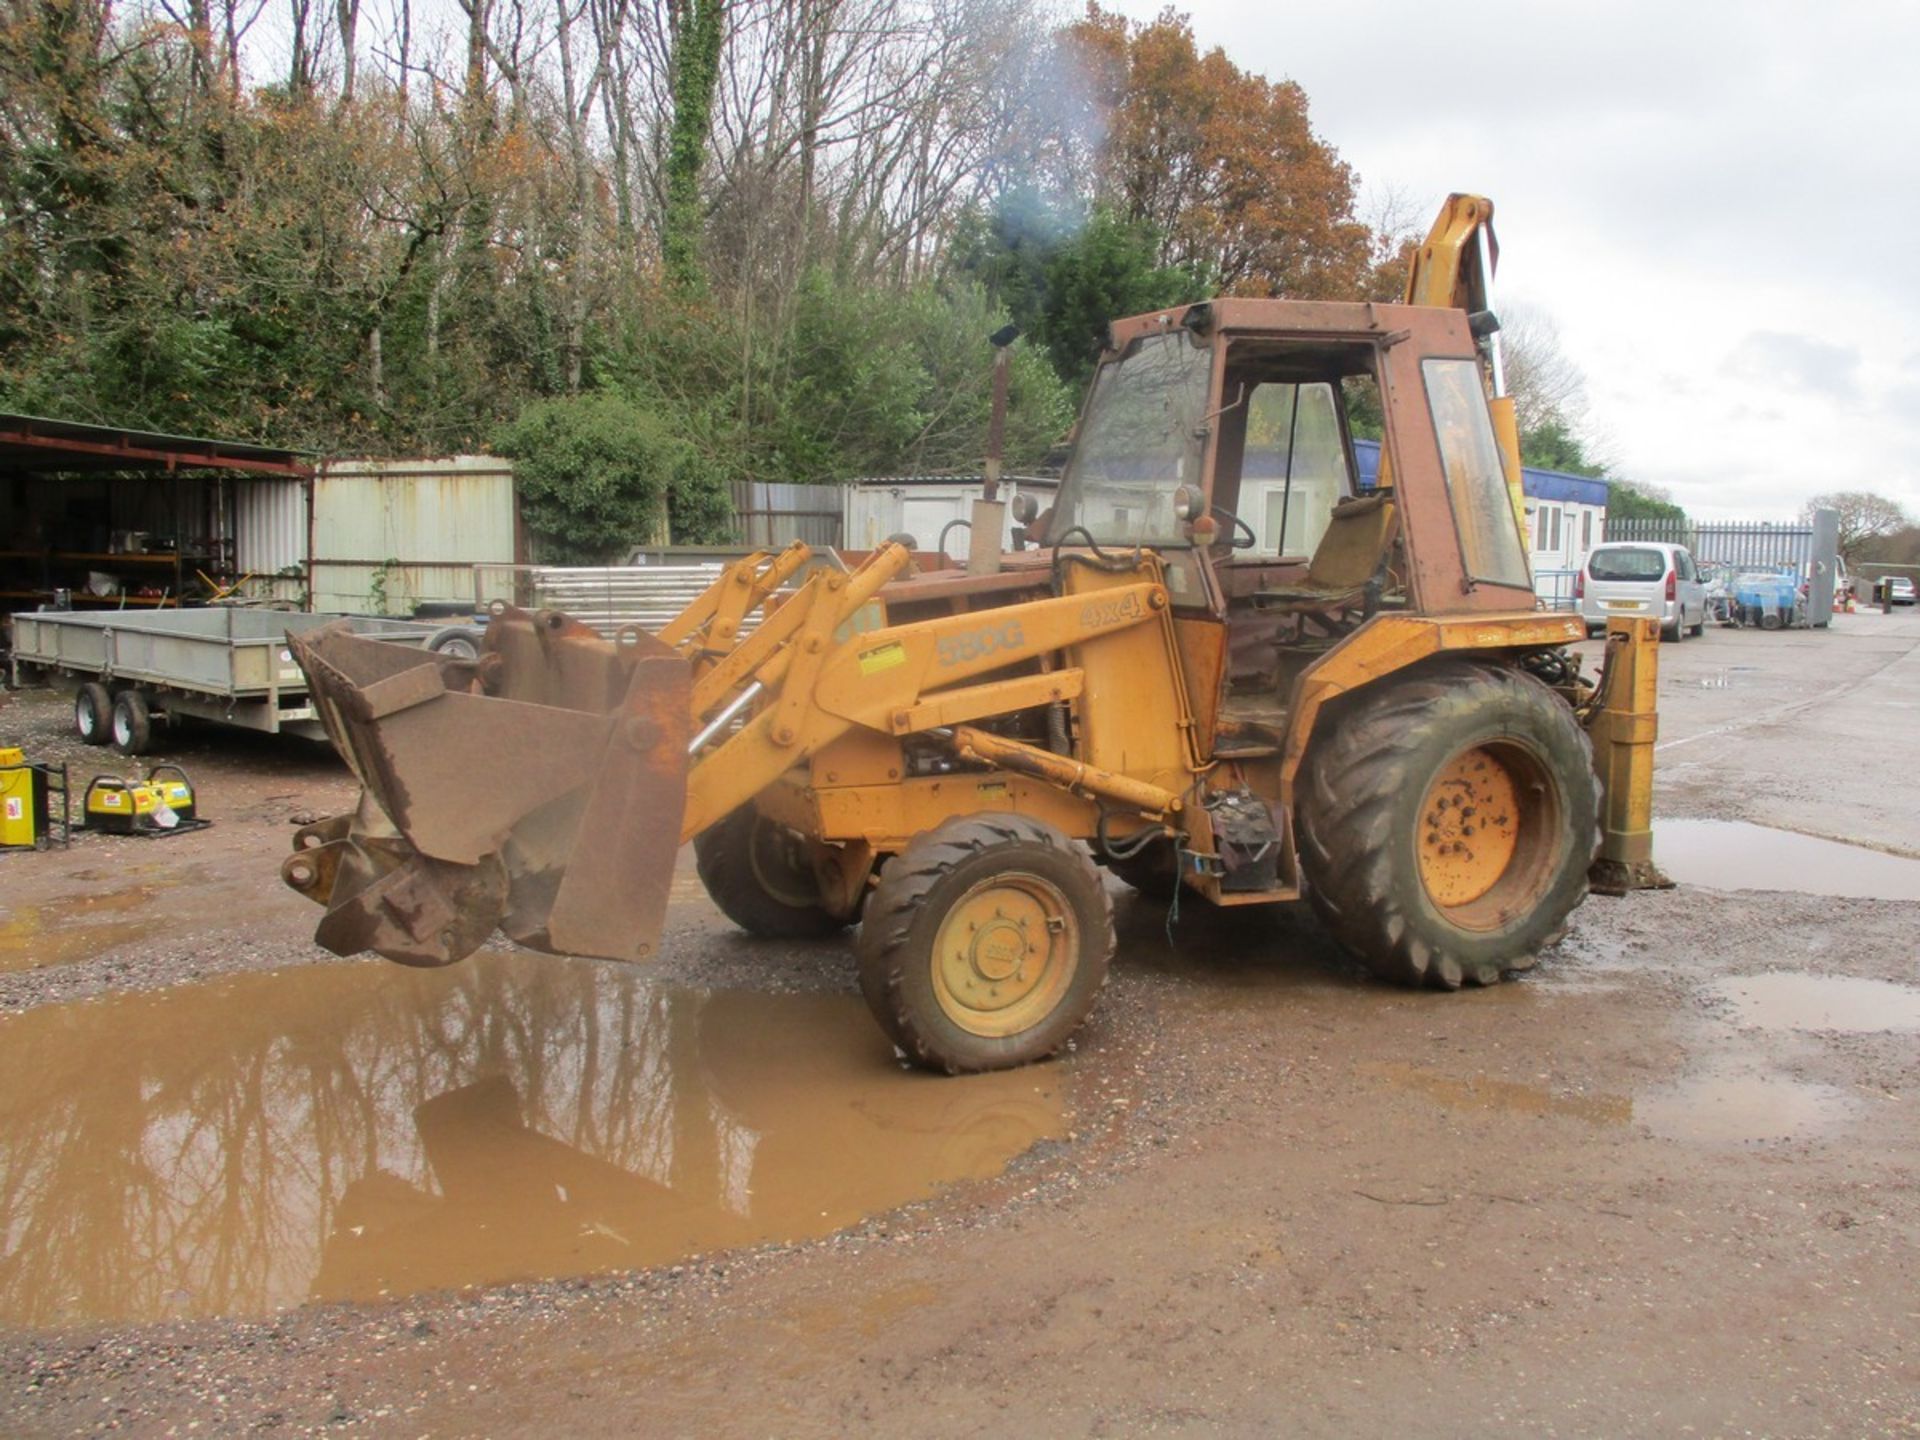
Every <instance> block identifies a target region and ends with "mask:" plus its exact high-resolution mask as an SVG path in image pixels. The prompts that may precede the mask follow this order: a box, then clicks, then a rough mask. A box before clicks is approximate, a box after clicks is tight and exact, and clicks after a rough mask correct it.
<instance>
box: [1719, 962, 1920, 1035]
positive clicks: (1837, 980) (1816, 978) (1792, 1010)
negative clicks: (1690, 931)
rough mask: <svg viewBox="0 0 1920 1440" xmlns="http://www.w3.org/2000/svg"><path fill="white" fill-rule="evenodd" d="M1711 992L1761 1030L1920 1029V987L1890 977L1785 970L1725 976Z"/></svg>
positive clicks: (1739, 1020) (1870, 1031)
mask: <svg viewBox="0 0 1920 1440" xmlns="http://www.w3.org/2000/svg"><path fill="white" fill-rule="evenodd" d="M1707 993H1708V994H1709V995H1711V996H1714V997H1716V998H1718V999H1721V1000H1725V1001H1727V1002H1728V1003H1729V1004H1731V1005H1732V1006H1733V1012H1734V1021H1735V1023H1736V1024H1740V1025H1750V1026H1753V1027H1754V1028H1756V1029H1760V1030H1839V1031H1847V1032H1850V1033H1853V1034H1860V1035H1865V1034H1873V1033H1876V1032H1884V1031H1903V1032H1904V1031H1912V1030H1920V989H1915V988H1914V987H1913V986H1911V985H1896V984H1894V983H1892V982H1891V981H1888V980H1861V979H1856V978H1855V977H1853V976H1850V975H1808V974H1804V973H1801V972H1798V971H1779V972H1776V973H1774V974H1771V975H1745V976H1741V977H1740V978H1738V979H1734V980H1722V981H1720V982H1719V983H1718V984H1716V985H1713V986H1711V987H1709V989H1708V991H1707Z"/></svg>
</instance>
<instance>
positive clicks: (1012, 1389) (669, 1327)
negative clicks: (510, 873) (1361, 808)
mask: <svg viewBox="0 0 1920 1440" xmlns="http://www.w3.org/2000/svg"><path fill="white" fill-rule="evenodd" d="M1589 648H1591V647H1589ZM1660 659H1661V687H1660V688H1661V741H1660V746H1661V748H1660V751H1659V763H1660V773H1659V778H1658V792H1657V799H1656V810H1657V817H1658V820H1659V821H1660V822H1684V823H1674V824H1672V825H1671V826H1670V828H1667V829H1657V831H1656V834H1657V842H1656V843H1657V845H1658V847H1659V856H1660V859H1661V861H1662V863H1664V864H1666V865H1668V867H1669V868H1670V869H1672V870H1673V871H1674V872H1675V874H1676V878H1678V879H1680V880H1682V882H1683V883H1682V885H1681V887H1680V888H1678V889H1675V890H1672V891H1667V892H1660V893H1645V894H1639V895H1635V896H1631V897H1628V898H1625V899H1618V900H1608V899H1599V898H1595V899H1592V900H1590V901H1589V902H1588V903H1587V904H1586V905H1585V906H1584V907H1583V908H1582V909H1581V910H1580V911H1578V912H1577V913H1576V915H1575V918H1574V922H1573V927H1572V931H1571V933H1570V935H1569V937H1568V938H1567V940H1566V941H1564V942H1563V943H1562V944H1561V945H1559V946H1558V947H1556V948H1555V949H1554V950H1553V951H1551V952H1549V953H1548V954H1547V955H1546V956H1544V957H1543V959H1542V962H1541V964H1540V966H1539V967H1538V968H1537V969H1535V970H1534V971H1532V972H1531V973H1529V974H1528V975H1527V976H1526V977H1524V978H1523V979H1520V980H1517V981H1514V982H1512V983H1509V984H1506V985H1503V986H1501V987H1498V988H1497V989H1493V990H1485V991H1469V992H1462V993H1460V994H1457V995H1446V994H1428V993H1413V992H1407V991H1400V990H1395V989H1392V988H1389V987H1385V986H1382V985H1379V984H1376V983H1373V982H1371V981H1369V980H1368V979H1366V978H1365V977H1364V976H1363V975H1362V974H1361V973H1360V972H1359V971H1358V970H1357V969H1356V968H1355V967H1354V966H1353V965H1352V964H1351V963H1350V962H1349V961H1347V960H1346V959H1345V958H1344V957H1343V956H1342V955H1340V954H1339V953H1338V952H1337V950H1336V949H1335V948H1334V947H1333V946H1332V945H1331V943H1330V942H1329V941H1328V940H1327V939H1326V938H1325V937H1324V936H1323V935H1322V933H1321V931H1320V930H1319V927H1318V926H1317V924H1316V923H1315V921H1314V920H1313V918H1312V916H1311V914H1310V913H1309V912H1307V911H1306V910H1305V909H1304V908H1294V907H1289V908H1287V909H1286V910H1284V911H1282V912H1265V913H1251V914H1250V913H1244V912H1243V913H1239V914H1223V913H1220V912H1212V911H1209V910H1208V909H1207V908H1206V907H1205V906H1204V905H1202V904H1199V903H1188V904H1185V905H1183V906H1182V907H1181V910H1180V913H1179V916H1178V920H1177V923H1175V922H1172V921H1171V920H1170V917H1169V916H1168V915H1167V913H1166V912H1165V910H1164V908H1163V907H1160V906H1156V905H1152V904H1149V903H1147V902H1145V901H1142V900H1138V899H1135V898H1133V897H1131V895H1130V894H1127V893H1126V892H1124V891H1122V890H1121V889H1120V888H1119V887H1118V886H1117V885H1116V896H1117V897H1124V898H1117V899H1116V913H1117V920H1118V923H1119V929H1120V951H1119V955H1118V957H1117V960H1116V964H1115V971H1114V976H1113V979H1112V981H1111V982H1110V984H1109V985H1108V987H1107V990H1106V992H1105V993H1104V995H1103V997H1102V1000H1101V1003H1100V1006H1099V1008H1098V1009H1097V1010H1096V1012H1095V1014H1094V1017H1093V1019H1092V1020H1091V1021H1090V1022H1089V1024H1088V1025H1087V1027H1086V1028H1085V1029H1084V1030H1083V1031H1082V1033H1081V1035H1080V1037H1079V1039H1078V1042H1077V1044H1076V1045H1075V1047H1074V1049H1073V1051H1072V1053H1070V1054H1068V1055H1066V1056H1064V1057H1062V1058H1061V1059H1060V1060H1058V1061H1055V1062H1053V1063H1050V1064H1048V1065H1044V1066H1038V1067H1032V1068H1030V1069H1028V1070H1023V1071H1017V1072H1012V1073H1010V1074H1006V1075H998V1076H986V1077H974V1078H970V1079H966V1080H959V1081H954V1080H946V1079H937V1078H934V1077H928V1076H923V1075H919V1074H916V1073H911V1072H907V1071H904V1070H902V1069H901V1068H900V1067H899V1066H898V1065H897V1064H895V1063H894V1062H893V1060H892V1058H891V1057H890V1055H889V1054H888V1047H887V1046H886V1044H885V1043H884V1041H882V1040H880V1039H878V1038H877V1031H875V1030H874V1029H873V1028H872V1026H871V1025H870V1023H869V1022H868V1020H867V1017H866V1014H865V1011H864V1008H863V1007H862V1006H861V1004H860V1002H859V1000H858V998H857V987H856V985H855V983H854V977H853V973H852V966H851V963H850V957H849V954H848V951H847V947H846V944H845V942H844V941H843V940H831V941H823V942H817V943H815V942H810V943H807V944H785V945H769V944H767V943H765V942H758V941H751V940H749V939H747V938H746V937H745V936H743V935H741V934H740V933H739V932H737V931H735V930H734V929H733V928H732V927H731V926H729V925H728V924H727V922H725V920H724V919H723V918H721V917H720V916H719V915H718V914H717V912H715V911H714V909H713V907H712V906H711V904H710V903H709V902H708V901H707V900H706V898H705V896H704V894H703V893H702V892H701V890H700V887H699V884H698V881H697V879H695V878H694V876H693V875H692V872H691V867H690V865H689V864H687V857H685V856H683V857H682V864H681V869H680V872H679V874H678V875H677V877H676V882H675V890H674V902H673V905H672V908H671V910H670V913H669V919H668V925H667V934H666V937H665V939H666V943H665V945H664V946H663V951H664V955H663V958H662V959H661V961H660V962H659V963H658V964H656V965H653V966H650V967H645V968H626V967H616V966H609V965H599V964H589V963H585V962H575V961H556V960H552V959H548V958H544V957H537V956H531V955H525V954H521V953H519V952H514V951H511V950H508V949H506V948H504V947H502V948H497V949H496V948H490V949H489V950H487V951H486V952H483V954H481V955H480V956H477V957H475V959H474V960H472V961H469V962H467V963H465V964H463V965H461V966H457V967H454V968H452V969H450V970H448V971H443V972H418V971H408V970H403V969H401V968H399V967H394V966H389V965H387V964H385V963H384V962H380V961H339V960H336V959H334V958H333V957H332V956H329V955H327V954H325V953H324V952H322V951H319V950H317V949H316V948H315V947H314V946H313V945H312V943H311V940H310V936H311V933H312V926H313V923H314V920H315V919H316V918H317V915H318V912H317V910H315V909H314V908H313V907H312V906H310V905H308V904H307V903H306V902H305V901H303V900H301V899H300V898H299V897H297V896H295V895H293V894H292V893H291V892H289V891H287V890H286V889H285V888H284V887H282V886H281V885H280V884H279V881H278V875H277V870H278V864H279V859H280V856H281V855H282V854H283V853H284V852H285V849H286V847H287V845H288V843H289V841H290V838H291V836H292V834H293V829H294V826H295V825H296V824H299V823H304V822H305V821H306V820H307V819H310V818H312V817H314V816H318V815H324V814H329V813H334V812H335V811H337V810H340V809H343V808H345V807H346V806H347V805H349V804H350V803H351V800H352V795H353V787H352V785H351V783H350V781H349V779H348V777H347V776H346V774H345V772H344V771H343V770H342V769H341V767H340V766H339V765H338V764H337V763H336V762H335V761H334V760H333V759H332V757H331V755H330V754H329V753H328V752H326V751H325V750H324V749H322V748H320V747H316V746H310V745H306V744H304V743H302V742H297V741H284V740H276V739H273V738H271V737H261V736H254V735H250V734H235V733H231V732H226V731H222V730H218V729H214V728H205V727H195V728H193V729H190V730H186V731H183V732H181V733H179V734H177V735H168V736H165V737H164V738H163V740H162V742H161V743H162V746H163V750H164V754H160V755H156V756H154V757H150V759H169V760H177V761H178V762H180V763H181V764H183V765H184V766H185V767H186V768H187V770H188V771H189V773H190V774H191V775H192V776H193V778H194V780H195V782H196V786H197V789H198V796H199V803H200V808H201V811H202V813H203V814H205V815H207V816H208V817H209V818H211V819H213V820H214V822H215V823H214V825H213V827H212V828H211V829H208V830H204V831H199V832H196V833H193V834H189V835H182V836H178V837H173V838H169V839H165V840H143V839H117V838H111V837H105V836H99V835H85V834H83V835H81V836H78V837H76V839H75V842H74V844H73V845H72V847H71V848H70V849H66V850H58V849H55V850H50V851H45V852H38V853H33V852H16V853H7V854H0V1432H4V1433H7V1434H22V1435H25V1434H35V1435H38V1434H46V1435H64V1434H89V1433H100V1432H106V1431H127V1432H133V1433H141V1434H187V1433H190V1432H191V1433H193V1434H223V1433H251V1432H254V1431H282V1432H285V1433H294V1434H302V1433H314V1432H327V1433H331V1432H333V1431H336V1430H341V1431H345V1430H365V1431H370V1432H373V1433H380V1434H387V1433H392V1434H406V1435H468V1434H476V1435H478V1434H486V1435H494V1434H520V1433H529V1434H530V1433H541V1434H547V1433H555V1432H559V1433H583V1434H602V1433H604V1434H610V1435H611V1434H619V1435H628V1434H636V1433H639V1434H662V1435H677V1434H700V1435H771V1434H778V1435H783V1436H789V1435H797V1436H806V1435H839V1434H847V1433H872V1434H913V1435H915V1436H921V1437H925V1436H948V1435H952V1436H960V1435H973V1434H978V1433H981V1432H983V1431H1009V1432H1026V1433H1034V1434H1043V1435H1090V1436H1091V1435H1120V1434H1129V1435H1130V1434H1136V1433H1154V1434H1160V1433H1169V1434H1177V1433H1185V1434H1195V1435H1213V1434H1245V1435H1268V1434H1275V1433H1285V1434H1290V1435H1307V1436H1318V1435H1327V1436H1336V1435H1337V1436H1346V1435H1354V1434H1377V1433H1386V1432H1388V1431H1395V1432H1400V1433H1407V1434H1419V1435H1454V1434H1460V1433H1464V1432H1468V1431H1472V1432H1474V1433H1476V1434H1482V1435H1496V1436H1498V1435H1609V1436H1612V1435H1634V1434H1661V1435H1669V1434H1697V1435H1781V1436H1801V1435H1839V1436H1860V1435H1916V1434H1920V1343H1917V1342H1916V1340H1915V1336H1916V1334H1920V1324H1917V1323H1916V1322H1920V1273H1917V1272H1920V1260H1916V1256H1917V1255H1920V1188H1917V1187H1916V1183H1915V1181H1916V1166H1917V1165H1920V882H1916V879H1915V877H1916V875H1920V765H1916V757H1917V756H1920V612H1916V611H1914V610H1912V609H1908V610H1904V611H1897V612H1896V613H1895V614H1893V615H1891V616H1885V617H1883V616H1880V615H1878V614H1875V613H1871V612H1867V613H1863V614H1860V615H1855V616H1845V617H1836V620H1835V622H1834V625H1833V626H1832V627H1831V628H1830V629H1828V630H1824V631H1801V632H1787V633H1762V632H1757V631H1726V630H1710V631H1709V632H1708V634H1707V635H1706V636H1705V637H1704V638H1701V639H1694V640H1689V641H1686V642H1684V643H1683V644H1681V645H1678V646H1675V645H1671V644H1670V645H1667V646H1664V647H1662V651H1661V656H1660ZM12 701H13V703H12V704H11V706H9V707H8V708H6V709H4V710H0V739H4V740H5V741H6V742H7V743H17V744H20V745H22V746H24V747H25V748H26V749H27V750H28V752H29V755H30V757H31V758H34V759H44V760H52V761H54V762H58V761H60V760H62V759H65V760H68V761H70V762H72V763H73V764H74V765H75V767H76V774H77V775H78V776H80V777H81V779H82V780H84V777H86V776H88V775H91V774H93V773H95V772H97V771H109V770H110V771H113V772H115V773H120V774H130V773H132V772H133V770H134V769H135V765H134V762H130V761H125V760H122V759H121V758H120V757H118V756H116V755H113V754H112V753H111V752H106V751H100V750H93V749H88V748H86V747H84V746H81V745H80V744H79V743H78V742H77V740H75V739H74V738H73V737H72V736H71V735H70V734H69V733H68V732H67V722H68V711H67V706H66V702H65V700H64V698H62V697H59V696H55V695H52V694H48V693H45V692H22V693H20V694H16V695H14V696H13V697H12ZM476 783H484V780H483V778H482V779H479V780H477V781H476ZM77 788H78V784H76V790H77ZM1783 832H1796V833H1791V834H1789V833H1783Z"/></svg>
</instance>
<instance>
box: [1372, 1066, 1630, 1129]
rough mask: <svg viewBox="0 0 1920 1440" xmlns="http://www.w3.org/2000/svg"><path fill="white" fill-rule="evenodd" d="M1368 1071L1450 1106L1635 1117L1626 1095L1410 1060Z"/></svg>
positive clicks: (1598, 1121) (1613, 1119)
mask: <svg viewBox="0 0 1920 1440" xmlns="http://www.w3.org/2000/svg"><path fill="white" fill-rule="evenodd" d="M1368 1073H1369V1074H1372V1075H1375V1076H1378V1077H1379V1078H1380V1079H1382V1080H1385V1081H1386V1082H1387V1083H1388V1084H1389V1085H1392V1086H1394V1087H1395V1088H1396V1089H1400V1090H1409V1091H1412V1092H1413V1093H1414V1094H1417V1095H1424V1096H1425V1097H1426V1098H1427V1099H1429V1100H1432V1101H1435V1102H1436V1103H1438V1104H1441V1105H1444V1106H1446V1107H1447V1108H1448V1109H1450V1110H1494V1111H1505V1112H1507V1113H1510V1114H1518V1115H1567V1116H1571V1117H1572V1118H1573V1119H1576V1120H1585V1121H1588V1122H1590V1123H1591V1124H1595V1125H1624V1124H1626V1122H1627V1121H1628V1120H1630V1119H1631V1118H1632V1117H1633V1102H1632V1101H1631V1100H1629V1099H1627V1098H1626V1097H1625V1096H1624V1095H1556V1094H1554V1093H1553V1091H1551V1090H1549V1089H1548V1088H1547V1087H1546V1086H1544V1085H1523V1084H1520V1083H1518V1082H1516V1081H1512V1080H1490V1079H1487V1078H1486V1077H1485V1076H1479V1075H1474V1076H1465V1077H1462V1076H1456V1075H1447V1074H1444V1073H1442V1072H1440V1071H1438V1070H1421V1069H1418V1068H1416V1067H1414V1066H1412V1065H1379V1066H1373V1067H1370V1068H1369V1071H1368Z"/></svg>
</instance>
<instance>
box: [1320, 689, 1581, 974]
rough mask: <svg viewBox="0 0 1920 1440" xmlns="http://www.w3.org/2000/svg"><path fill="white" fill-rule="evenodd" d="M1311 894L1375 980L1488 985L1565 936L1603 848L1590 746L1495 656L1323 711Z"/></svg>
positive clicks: (1559, 706)
mask: <svg viewBox="0 0 1920 1440" xmlns="http://www.w3.org/2000/svg"><path fill="white" fill-rule="evenodd" d="M1300 797H1301V798H1300V803H1299V814H1298V826H1297V832H1296V833H1297V837H1298V839H1299V842H1300V859H1301V865H1302V869H1303V870H1304V872H1305V876H1306V880H1307V893H1308V895H1309V897H1310V898H1311V900H1312V901H1313V905H1314V908H1315V910H1316V911H1318V912H1319V915H1320V918H1321V920H1322V921H1323V922H1324V923H1325V925H1326V927H1327V928H1328V930H1330V931H1331V932H1332V933H1333V935H1334V937H1335V938H1336V939H1338V940H1339V941H1340V942H1341V944H1343V945H1344V946H1346V948H1347V949H1348V950H1350V951H1352V952H1353V953H1354V954H1355V955H1356V956H1358V957H1359V958H1360V959H1361V960H1362V961H1363V962H1364V963H1365V964H1366V965H1367V966H1368V967H1369V968H1370V969H1371V970H1372V971H1373V973H1374V974H1375V975H1376V976H1378V977H1379V978H1381V979H1383V980H1393V981H1397V982H1399V983H1402V984H1406V985H1430V986H1433V987H1435V988H1438V989H1445V990H1454V989H1457V988H1459V986H1460V985H1461V984H1463V983H1466V984H1474V985H1492V984H1495V983H1497V982H1498V981H1499V980H1500V979H1501V977H1502V976H1503V975H1504V974H1507V973H1510V972H1512V971H1516V970H1523V969H1526V968H1528V967H1529V966H1531V965H1532V964H1533V960H1534V956H1535V954H1536V953H1537V952H1538V951H1539V950H1540V948H1541V947H1542V946H1545V945H1549V944H1551V943H1553V942H1554V941H1555V940H1557V939H1559V938H1560V936H1561V935H1563V934H1565V933H1566V920H1567V916H1568V915H1569V914H1571V913H1572V912H1573V909H1574V907H1575V906H1577V905H1579V904H1580V902H1581V901H1582V900H1584V899H1585V898H1586V895H1587V868H1588V866H1589V865H1591V864H1592V862H1593V857H1594V853H1595V852H1596V850H1597V849H1598V848H1599V842H1600V829H1599V809H1600V782H1599V780H1598V778H1597V777H1596V776H1595V775H1594V772H1593V746H1592V743H1591V742H1590V741H1589V740H1588V738H1587V734H1586V732H1585V731H1584V730H1582V729H1581V728H1580V725H1579V722H1578V721H1577V720H1576V719H1575V718H1574V715H1573V712H1572V710H1571V709H1569V708H1568V706H1567V704H1566V703H1565V702H1564V701H1563V700H1561V699H1560V698H1559V697H1558V696H1556V695H1555V694H1554V693H1553V692H1552V691H1550V690H1548V689H1547V687H1546V686H1544V685H1542V684H1541V683H1540V682H1539V681H1537V680H1535V679H1534V678H1533V677H1532V676H1530V675H1526V674H1523V673H1521V672H1520V671H1518V670H1514V669H1510V668H1508V667H1506V666H1502V665H1491V664H1486V663H1474V662H1471V661H1445V662H1441V663H1438V664H1433V665H1429V666H1424V667H1422V668H1421V669H1420V670H1418V671H1416V672H1414V673H1413V674H1410V675H1408V676H1407V677H1406V678H1404V679H1402V680H1399V681H1397V682H1389V683H1388V684H1386V685H1385V686H1383V687H1381V688H1379V689H1378V690H1375V691H1365V692H1362V693H1361V695H1360V696H1359V697H1357V699H1356V700H1354V701H1353V702H1351V703H1350V704H1348V705H1346V706H1343V707H1341V708H1340V709H1339V710H1338V711H1336V713H1335V714H1333V715H1332V716H1329V717H1326V718H1325V719H1323V720H1322V722H1321V733H1319V734H1317V735H1316V736H1315V739H1314V742H1313V745H1312V747H1311V749H1310V750H1309V751H1308V754H1307V762H1306V766H1305V773H1304V774H1303V776H1302V784H1301V787H1300Z"/></svg>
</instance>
